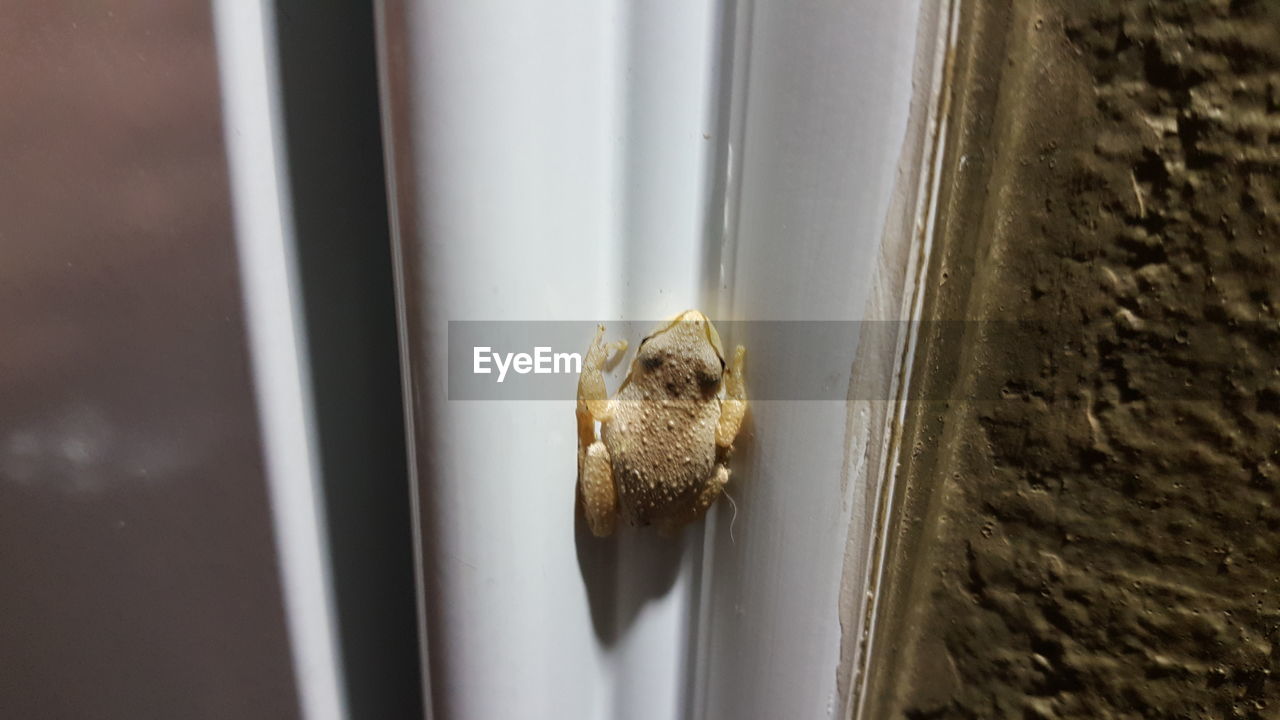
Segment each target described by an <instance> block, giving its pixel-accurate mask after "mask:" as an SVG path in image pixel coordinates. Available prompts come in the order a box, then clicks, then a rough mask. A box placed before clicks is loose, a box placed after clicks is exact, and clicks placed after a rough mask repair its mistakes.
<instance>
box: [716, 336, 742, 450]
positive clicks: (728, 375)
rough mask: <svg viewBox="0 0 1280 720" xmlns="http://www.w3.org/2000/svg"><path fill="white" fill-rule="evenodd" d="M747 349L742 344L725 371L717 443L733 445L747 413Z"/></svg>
mask: <svg viewBox="0 0 1280 720" xmlns="http://www.w3.org/2000/svg"><path fill="white" fill-rule="evenodd" d="M746 357H747V351H746V349H745V348H743V347H742V346H741V345H739V346H738V348H737V350H735V351H734V353H733V363H732V364H730V365H729V367H728V368H726V369H725V371H724V401H723V402H722V403H721V405H720V422H719V423H718V424H717V425H716V445H718V446H720V447H721V448H729V447H732V446H733V440H734V438H736V437H738V430H739V429H740V428H741V427H742V418H743V417H745V416H746V414H747V385H746V382H745V381H744V380H743V379H742V366H743V363H744V362H745V361H746Z"/></svg>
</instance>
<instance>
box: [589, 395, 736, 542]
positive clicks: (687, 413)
mask: <svg viewBox="0 0 1280 720" xmlns="http://www.w3.org/2000/svg"><path fill="white" fill-rule="evenodd" d="M719 414H720V402H719V401H718V400H714V399H713V400H712V401H711V402H707V401H705V400H703V399H700V398H697V397H682V396H681V395H680V394H674V395H673V394H671V393H669V392H667V391H666V388H654V387H648V386H647V384H646V383H632V384H628V385H627V386H626V387H624V388H623V389H622V391H621V392H620V393H619V394H618V396H617V397H616V398H614V416H613V418H612V420H611V421H610V422H609V423H608V424H607V425H605V426H604V427H603V428H602V432H601V439H602V440H603V441H604V443H605V446H606V447H607V448H608V450H609V455H610V457H611V459H612V464H613V474H614V482H615V483H616V485H617V488H618V498H619V501H620V506H619V511H620V512H621V514H622V517H623V519H624V520H626V521H627V522H629V523H631V524H633V525H649V524H652V523H655V522H660V521H662V520H663V519H664V518H668V517H675V516H679V515H682V514H684V513H685V512H686V511H687V509H688V508H689V507H690V506H692V505H693V503H694V502H695V501H696V499H697V497H698V494H699V493H700V492H701V491H702V488H703V487H704V485H705V484H706V483H707V482H709V481H710V479H711V478H712V476H713V475H714V470H715V463H716V423H717V420H718V418H719Z"/></svg>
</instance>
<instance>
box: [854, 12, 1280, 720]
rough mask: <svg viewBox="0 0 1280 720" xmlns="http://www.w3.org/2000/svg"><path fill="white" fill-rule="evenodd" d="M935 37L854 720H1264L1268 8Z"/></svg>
mask: <svg viewBox="0 0 1280 720" xmlns="http://www.w3.org/2000/svg"><path fill="white" fill-rule="evenodd" d="M961 22H962V25H963V26H962V28H961V32H960V37H962V38H964V40H962V41H961V42H962V44H961V47H960V48H959V50H958V53H957V56H956V85H955V88H956V89H955V93H956V95H955V98H954V104H953V106H952V115H951V119H952V128H951V138H952V139H951V146H950V147H951V150H950V152H949V157H948V159H947V161H946V163H947V167H946V170H945V172H946V173H948V175H947V176H946V180H944V183H943V192H942V196H941V197H940V203H941V216H940V217H941V229H940V235H939V236H938V238H937V243H938V244H937V246H936V248H937V253H936V255H935V257H934V258H933V261H932V262H933V265H932V267H931V271H930V277H931V283H932V290H931V292H932V295H931V297H930V298H929V299H928V300H927V307H926V315H927V316H930V317H935V318H944V319H964V320H966V321H977V322H966V323H961V324H948V325H940V326H938V327H936V328H933V329H931V330H929V331H927V332H926V333H925V335H924V337H923V338H922V345H921V348H920V351H919V353H918V355H917V358H916V373H917V375H916V378H917V382H916V384H915V386H914V388H913V394H915V395H916V398H917V401H916V402H914V403H913V404H912V405H911V406H910V409H909V411H908V418H909V419H908V423H907V425H906V427H905V428H904V433H905V436H904V442H903V447H904V448H905V451H904V452H905V454H904V457H903V458H902V460H903V464H902V466H901V467H902V475H901V476H900V478H901V479H900V480H899V483H900V484H899V487H900V496H899V503H898V507H899V508H900V513H899V515H898V517H897V518H896V524H895V526H894V531H893V532H894V534H893V536H892V538H891V540H890V543H891V545H890V548H891V550H890V565H889V570H888V572H889V575H888V585H887V587H888V591H887V594H886V596H885V600H884V601H883V603H882V612H881V614H880V616H879V617H880V622H879V626H878V629H877V635H876V638H877V640H876V642H877V650H876V652H877V656H876V657H875V658H873V661H872V674H871V685H870V688H869V691H868V692H869V695H868V701H869V704H868V708H867V709H868V711H869V714H868V715H867V717H872V718H1006V717H1010V718H1209V717H1212V718H1275V717H1280V502H1278V501H1280V422H1278V421H1280V319H1278V316H1277V312H1278V311H1280V239H1278V238H1280V172H1277V171H1280V4H1277V3H1268V2H1245V1H1236V2H1227V1H1225V0H1223V1H1221V2H1207V1H1206V2H1146V1H1145V0H1144V1H1142V2H1138V1H1126V2H1079V1H1074V0H1060V1H1056V2H1055V1H1049V0H1042V1H1039V2H1016V3H1010V2H1003V3H989V2H981V3H979V2H972V3H969V4H968V6H967V7H966V8H965V10H964V13H963V20H962V21H961ZM924 398H927V400H925V399H924Z"/></svg>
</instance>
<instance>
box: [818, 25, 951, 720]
mask: <svg viewBox="0 0 1280 720" xmlns="http://www.w3.org/2000/svg"><path fill="white" fill-rule="evenodd" d="M960 5H961V3H960V0H944V2H943V3H941V6H940V7H939V8H938V10H937V12H938V15H939V17H940V23H939V27H938V28H937V29H936V30H934V31H933V37H932V38H931V41H932V43H933V45H932V49H931V51H930V54H931V59H930V63H931V70H930V72H929V76H928V77H929V80H930V86H929V88H928V89H927V91H926V92H928V93H930V94H931V95H932V97H931V99H930V100H929V101H928V104H927V111H926V119H925V120H924V122H925V129H924V135H925V136H924V138H922V139H923V141H924V142H926V143H927V147H928V149H927V151H926V156H925V158H924V159H923V160H924V162H923V163H922V166H921V167H920V168H918V170H919V171H920V174H919V177H920V182H919V184H918V186H917V189H916V190H915V191H914V192H915V194H916V195H917V198H916V203H915V208H914V210H913V212H912V218H913V222H912V225H911V228H910V232H911V236H912V237H911V247H910V248H909V255H908V258H907V263H908V267H907V270H906V287H905V288H904V292H903V309H904V310H906V311H907V312H906V318H907V324H906V327H905V333H906V335H905V337H902V338H899V339H898V347H897V349H896V351H895V359H894V366H895V367H894V371H893V372H894V377H893V378H892V380H891V382H892V389H891V393H890V395H889V397H891V398H892V399H893V400H892V408H891V414H890V415H887V416H886V417H885V418H884V427H883V428H881V433H883V440H882V445H881V450H880V455H879V458H878V460H879V462H878V463H877V466H876V467H875V468H874V473H875V475H876V477H877V478H878V482H877V488H876V494H875V507H874V510H873V515H872V523H873V524H872V528H871V530H872V531H871V537H870V539H871V547H870V548H869V553H868V556H869V562H868V563H867V565H866V573H865V575H864V577H863V579H862V583H861V588H862V596H861V602H860V611H859V612H858V613H856V615H855V620H856V622H857V623H858V625H857V627H856V630H854V632H853V638H854V640H853V642H854V644H855V647H856V649H855V651H854V656H853V657H852V667H850V668H844V667H842V668H841V673H842V676H848V675H850V674H852V678H851V684H850V688H849V693H848V697H847V699H846V702H847V705H846V710H845V712H844V715H845V717H847V718H849V719H850V720H866V708H867V693H866V689H867V682H868V679H869V675H870V673H869V670H870V667H871V663H872V661H873V659H874V658H873V653H874V649H875V648H874V645H875V629H876V618H877V617H878V615H879V613H880V612H881V608H880V603H879V601H880V597H881V591H882V585H883V582H884V577H885V563H886V560H887V554H888V552H889V547H888V546H889V538H888V533H889V531H890V525H891V523H892V520H893V513H894V507H895V505H894V495H895V492H896V490H897V483H896V479H897V472H896V464H897V463H896V458H897V456H898V453H899V451H900V449H901V442H902V436H901V429H902V422H903V417H904V414H905V411H906V402H907V393H908V392H909V388H910V382H911V368H912V364H913V358H914V355H915V345H916V341H917V337H916V327H917V326H918V323H919V321H920V319H921V313H922V310H923V303H924V296H925V290H926V288H925V285H924V280H925V277H926V275H927V273H928V269H929V259H930V256H931V248H932V245H933V236H934V232H935V222H936V217H937V210H938V202H937V199H938V190H939V185H940V183H941V173H942V169H943V168H942V164H943V158H944V155H945V150H946V135H947V127H948V116H949V114H950V112H951V102H950V100H951V91H950V88H951V84H952V75H953V73H954V64H955V63H954V57H953V56H954V51H955V50H954V49H955V42H956V32H957V30H958V25H959V12H960ZM864 452H866V451H865V450H864ZM849 630H850V629H849V628H845V631H846V632H848V631H849Z"/></svg>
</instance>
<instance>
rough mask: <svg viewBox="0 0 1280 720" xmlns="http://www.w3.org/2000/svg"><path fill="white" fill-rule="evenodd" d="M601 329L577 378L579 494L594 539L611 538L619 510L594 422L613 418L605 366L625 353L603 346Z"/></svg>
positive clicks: (622, 344) (617, 346) (619, 346)
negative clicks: (613, 358) (611, 357)
mask: <svg viewBox="0 0 1280 720" xmlns="http://www.w3.org/2000/svg"><path fill="white" fill-rule="evenodd" d="M603 338H604V326H603V325H600V326H599V327H598V328H597V330H596V337H595V340H593V341H592V342H591V348H590V349H589V350H587V356H586V357H585V358H583V360H582V374H581V375H580V376H579V377H578V406H577V418H578V490H579V492H580V493H581V495H582V509H583V511H584V512H585V513H586V516H587V524H588V525H589V526H590V528H591V532H592V533H594V534H595V535H596V536H597V537H605V536H607V535H611V534H613V528H614V524H615V522H616V516H617V510H618V494H617V488H616V487H615V486H614V484H613V466H612V464H611V463H610V461H609V451H608V449H606V448H605V446H604V443H602V442H600V441H599V440H597V439H596V421H597V420H600V421H604V420H608V419H609V418H610V417H612V415H613V408H612V407H611V405H610V403H609V394H608V391H607V390H606V389H605V386H604V366H605V363H607V362H608V360H609V357H610V356H612V355H616V354H618V353H621V352H622V351H624V350H626V349H627V343H626V341H625V340H620V341H618V342H613V343H609V344H607V345H606V344H604V343H603V342H602V340H603Z"/></svg>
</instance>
